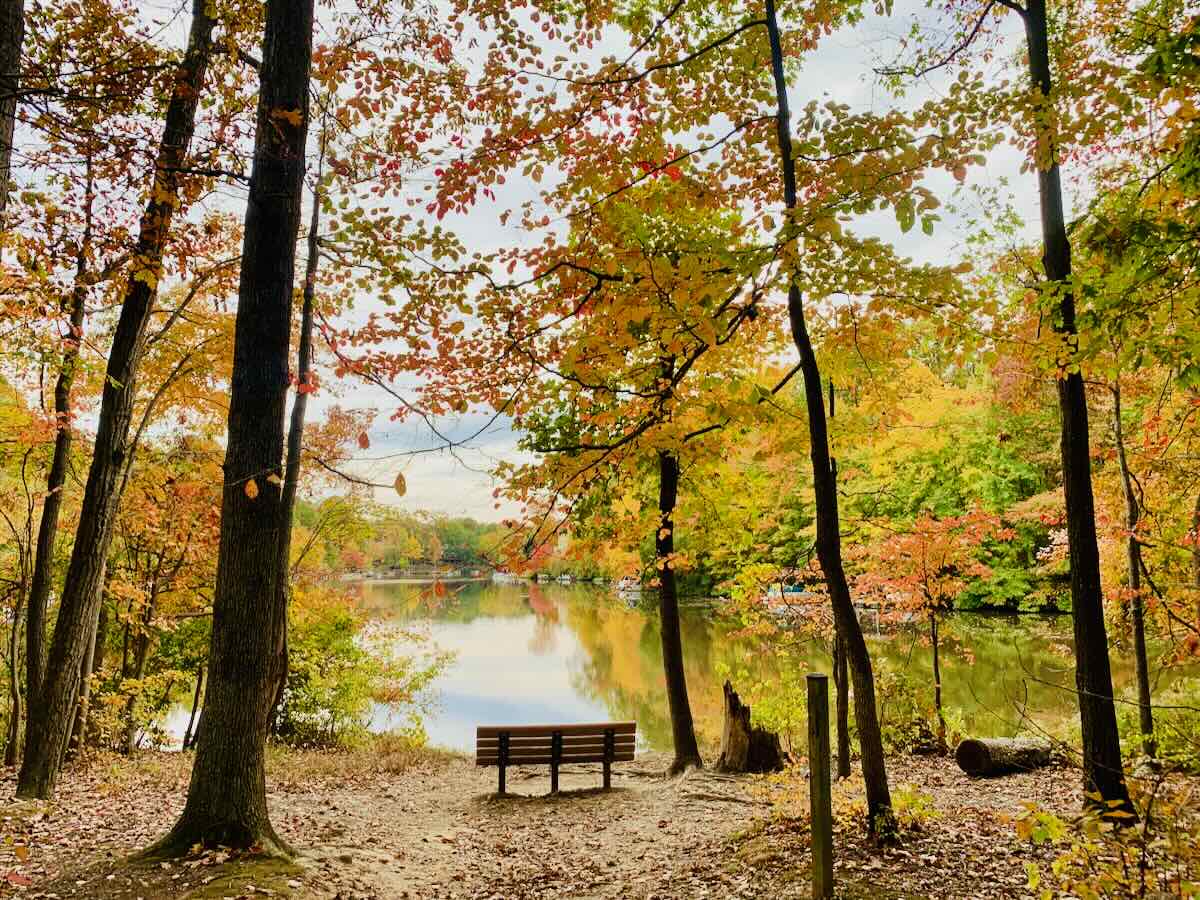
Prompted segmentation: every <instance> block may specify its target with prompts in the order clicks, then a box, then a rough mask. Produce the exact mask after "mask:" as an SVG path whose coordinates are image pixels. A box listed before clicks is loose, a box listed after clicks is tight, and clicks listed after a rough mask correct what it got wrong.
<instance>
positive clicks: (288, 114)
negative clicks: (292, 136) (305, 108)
mask: <svg viewBox="0 0 1200 900" xmlns="http://www.w3.org/2000/svg"><path fill="white" fill-rule="evenodd" d="M271 118H272V119H283V121H285V122H290V123H291V124H292V125H295V126H296V127H297V128H299V127H300V123H301V122H303V121H304V113H302V112H301V111H300V110H298V109H273V110H271Z"/></svg>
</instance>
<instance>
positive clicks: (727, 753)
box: [717, 681, 786, 772]
mask: <svg viewBox="0 0 1200 900" xmlns="http://www.w3.org/2000/svg"><path fill="white" fill-rule="evenodd" d="M785 759H786V756H785V755H784V752H783V747H782V746H781V745H780V743H779V735H777V734H775V733H774V732H772V731H767V729H765V728H763V727H761V726H751V724H750V707H749V706H746V705H744V704H743V703H742V701H741V698H740V697H738V695H737V692H736V691H735V690H734V689H733V685H731V684H730V683H729V682H728V681H726V682H725V726H724V728H723V729H722V730H721V756H720V758H718V759H717V771H718V772H778V771H779V770H780V769H782V768H783V765H784V761H785Z"/></svg>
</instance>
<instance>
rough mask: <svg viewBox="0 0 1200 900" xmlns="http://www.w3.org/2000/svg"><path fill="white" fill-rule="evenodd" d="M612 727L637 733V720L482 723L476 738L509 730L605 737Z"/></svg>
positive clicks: (524, 734) (513, 733) (615, 730)
mask: <svg viewBox="0 0 1200 900" xmlns="http://www.w3.org/2000/svg"><path fill="white" fill-rule="evenodd" d="M610 728H611V729H612V731H613V733H614V734H618V735H620V734H636V733H637V722H592V723H588V724H582V725H480V726H479V727H478V728H476V729H475V737H476V738H498V737H499V736H500V732H502V731H504V732H507V733H508V734H509V735H510V737H514V738H515V737H519V736H520V737H540V736H542V735H550V734H553V733H554V732H556V731H557V732H560V733H561V734H562V735H563V736H564V737H565V736H567V735H598V736H599V737H601V738H603V737H604V732H605V731H607V730H608V729H610Z"/></svg>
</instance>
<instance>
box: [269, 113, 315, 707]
mask: <svg viewBox="0 0 1200 900" xmlns="http://www.w3.org/2000/svg"><path fill="white" fill-rule="evenodd" d="M321 141H322V143H321V150H320V153H319V154H318V156H317V182H316V184H315V185H314V186H313V195H312V213H311V215H310V217H309V223H308V242H307V243H308V259H307V260H306V261H305V264H304V294H303V305H302V307H301V310H300V347H299V349H298V350H297V354H296V355H297V365H296V399H295V400H293V401H292V419H291V423H290V424H289V425H288V436H287V465H286V468H285V469H284V474H283V496H282V498H281V500H280V503H279V515H280V523H279V560H278V563H277V565H278V573H277V575H276V578H277V579H278V583H277V590H278V591H279V594H280V596H279V598H278V602H279V603H280V604H282V605H283V608H284V610H285V611H286V610H287V607H288V604H289V603H290V602H291V596H292V591H291V581H292V571H291V558H292V519H293V517H294V515H295V510H296V494H297V491H298V490H299V487H300V462H301V456H302V454H303V451H304V414H305V411H306V409H307V407H308V389H309V387H310V385H309V380H310V375H311V372H312V354H313V351H312V332H313V304H314V302H315V300H316V293H317V266H318V264H319V262H320V253H321V246H320V227H321V178H322V176H323V175H324V163H325V146H324V135H322V138H321ZM279 667H280V673H281V674H280V676H279V684H278V685H276V687H275V697H274V699H273V700H272V702H271V718H274V712H275V710H276V709H277V708H278V707H279V702H280V700H282V699H283V689H284V688H285V687H286V686H287V672H288V647H287V631H286V630H285V631H284V635H283V650H282V659H281V660H280V664H279Z"/></svg>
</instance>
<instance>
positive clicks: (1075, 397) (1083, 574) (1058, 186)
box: [1022, 0, 1132, 811]
mask: <svg viewBox="0 0 1200 900" xmlns="http://www.w3.org/2000/svg"><path fill="white" fill-rule="evenodd" d="M1022 17H1023V19H1024V21H1025V39H1026V44H1027V49H1028V56H1029V75H1030V78H1031V80H1032V81H1033V85H1034V87H1035V88H1036V89H1037V91H1038V92H1040V94H1041V95H1042V96H1041V101H1040V102H1041V103H1042V104H1044V105H1045V106H1047V107H1048V106H1049V105H1051V104H1052V103H1053V99H1052V92H1053V81H1052V80H1051V74H1050V48H1049V36H1048V31H1047V24H1046V0H1028V3H1027V6H1026V8H1025V10H1024V11H1023V12H1022ZM1038 144H1039V152H1040V153H1044V154H1046V158H1044V159H1040V160H1038V199H1039V201H1040V204H1041V218H1042V266H1043V268H1044V270H1045V272H1046V279H1047V281H1048V282H1049V283H1050V286H1051V288H1052V290H1053V291H1054V292H1055V294H1056V296H1057V297H1058V316H1057V320H1056V321H1055V323H1054V327H1055V330H1057V331H1058V332H1059V333H1060V334H1063V335H1066V336H1067V340H1068V342H1069V345H1070V347H1071V348H1072V349H1074V347H1075V346H1076V344H1077V340H1076V338H1075V337H1074V335H1075V334H1076V327H1075V296H1074V294H1073V293H1072V292H1071V244H1070V241H1069V239H1068V237H1067V226H1066V219H1065V216H1064V213H1063V196H1062V182H1061V178H1060V174H1059V167H1058V160H1057V158H1056V157H1057V148H1056V147H1055V146H1054V145H1053V138H1052V136H1051V135H1049V134H1047V133H1042V134H1040V135H1039V136H1038ZM1073 362H1074V361H1073V360H1069V359H1064V360H1062V368H1061V370H1060V372H1059V376H1058V406H1059V411H1060V415H1061V419H1062V447H1061V449H1062V464H1063V494H1064V497H1065V500H1066V509H1067V537H1068V543H1069V547H1068V552H1069V556H1070V562H1071V618H1072V620H1073V622H1074V626H1075V629H1074V630H1075V687H1076V694H1077V696H1078V698H1079V723H1080V730H1081V732H1082V737H1083V788H1084V795H1085V799H1086V798H1087V797H1088V796H1089V795H1092V794H1096V793H1098V794H1099V795H1100V797H1101V798H1102V799H1103V801H1104V802H1112V801H1118V802H1119V803H1120V805H1121V806H1122V807H1123V808H1125V809H1127V810H1128V811H1132V805H1131V804H1130V802H1129V790H1128V788H1127V786H1126V784H1125V773H1124V770H1123V768H1122V766H1121V741H1120V735H1119V734H1118V733H1117V714H1116V709H1115V707H1114V705H1113V686H1112V670H1111V668H1110V664H1109V659H1108V635H1107V634H1106V632H1105V626H1104V597H1103V594H1102V592H1101V587H1100V551H1099V548H1098V546H1097V541H1096V512H1095V501H1094V498H1093V496H1092V467H1091V457H1090V454H1089V446H1088V444H1089V439H1088V408H1087V394H1086V391H1085V389H1084V384H1083V375H1082V374H1081V373H1080V372H1079V370H1078V369H1077V368H1075V369H1073V370H1072V368H1071V367H1072V365H1073Z"/></svg>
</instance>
